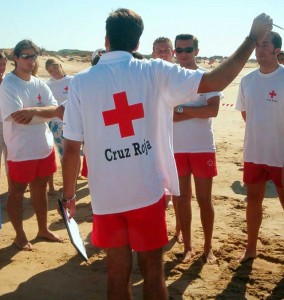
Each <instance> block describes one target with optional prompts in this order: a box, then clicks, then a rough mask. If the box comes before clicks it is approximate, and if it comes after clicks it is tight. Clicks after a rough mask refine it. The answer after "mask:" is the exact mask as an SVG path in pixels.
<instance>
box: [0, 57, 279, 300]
mask: <svg viewBox="0 0 284 300" xmlns="http://www.w3.org/2000/svg"><path fill="white" fill-rule="evenodd" d="M40 59H41V61H40V64H41V66H43V64H44V61H45V60H46V58H40ZM62 63H63V66H64V68H65V69H66V71H67V72H68V74H75V73H76V72H78V71H80V70H82V69H84V68H85V67H86V66H88V63H86V62H85V63H82V62H80V59H78V60H76V59H75V60H74V59H73V60H69V59H68V58H64V59H62ZM9 67H11V66H9ZM252 67H255V66H253V65H247V66H246V67H245V68H244V69H243V70H242V72H241V74H240V75H239V76H238V77H237V78H236V80H235V81H234V82H233V83H232V84H231V85H230V86H229V87H228V88H227V89H225V91H224V96H225V97H224V99H223V100H222V104H221V106H220V111H219V115H218V117H217V118H216V119H215V120H214V128H215V138H216V144H217V155H218V156H217V163H218V173H219V175H218V176H217V177H216V178H215V179H214V185H213V203H214V207H215V213H216V216H215V218H216V221H215V227H214V237H213V247H214V253H215V255H216V256H217V258H218V261H217V263H216V264H215V265H207V264H204V263H203V261H202V259H201V254H202V245H203V234H202V228H201V224H200V218H199V209H198V205H197V202H196V199H195V198H194V199H193V201H192V206H193V224H192V232H193V244H194V247H195V250H196V256H195V257H194V259H193V260H192V261H191V262H190V263H188V264H183V263H181V262H180V257H181V254H182V250H183V249H182V245H180V244H177V243H175V240H174V239H173V234H174V220H175V219H174V211H173V207H172V206H170V207H169V209H168V210H167V223H168V232H169V238H170V242H169V244H168V245H167V247H166V248H165V256H164V259H165V274H166V283H167V286H168V291H169V297H170V299H177V300H181V299H230V300H231V299H284V251H283V249H284V218H283V210H282V208H281V205H280V203H279V201H278V198H277V195H276V191H275V188H274V186H273V185H272V184H271V183H268V185H267V191H266V194H265V200H264V204H263V207H264V216H263V223H262V226H261V230H260V234H259V241H258V257H257V259H255V260H254V261H250V262H247V263H245V264H242V265H240V264H239V262H238V258H239V257H240V255H241V254H242V252H243V248H244V246H245V242H246V225H245V208H246V203H245V201H244V197H245V194H246V190H245V187H244V186H243V183H242V143H243V135H244V122H243V121H242V119H241V116H240V113H239V112H237V111H235V110H234V108H233V106H231V105H232V104H234V103H235V100H236V96H237V91H238V85H239V82H240V78H241V77H242V76H243V75H244V74H246V73H248V72H249V71H251V70H252ZM39 75H40V76H41V77H46V76H47V74H46V73H45V72H44V71H43V68H42V67H41V68H40V72H39ZM1 170H2V172H1V184H0V193H1V199H2V204H3V206H4V207H3V208H2V213H3V220H2V221H3V227H2V229H1V230H0V269H1V271H0V299H1V300H2V299H15V300H18V299H22V300H33V299H41V300H51V299H52V300H57V299H62V298H65V299H68V300H75V299H76V300H77V299H78V300H79V299H80V300H81V299H82V300H88V299H98V300H101V299H102V300H103V299H106V259H105V253H104V251H103V250H102V249H97V248H94V247H93V246H92V245H91V243H90V232H91V226H92V223H91V222H92V212H91V206H90V195H89V190H88V183H87V180H86V179H80V180H79V181H78V193H77V195H78V203H77V214H76V217H75V219H76V221H77V222H78V224H79V227H80V231H81V235H82V237H83V240H84V243H85V245H86V249H87V253H88V256H89V261H88V262H87V263H86V262H83V261H82V259H81V258H80V256H79V255H78V254H77V252H76V250H75V249H74V248H73V246H72V244H71V243H70V241H69V239H68V235H67V232H66V230H65V227H64V223H63V221H62V219H61V217H60V216H59V215H58V213H57V210H56V202H57V198H58V196H59V195H55V196H49V211H48V223H49V224H50V225H49V228H50V229H51V230H54V231H56V233H58V234H60V235H61V236H62V237H64V239H65V240H64V243H63V244H58V243H49V242H46V241H43V240H39V239H35V236H36V233H37V223H36V219H35V215H34V212H33V208H32V205H31V202H30V194H29V192H26V193H25V201H24V228H25V231H26V233H27V236H28V239H30V240H31V243H32V244H33V247H34V250H33V252H23V251H22V252H19V251H17V249H16V248H15V247H14V246H13V245H12V242H13V239H14V231H13V228H12V226H11V223H10V222H9V220H8V217H7V211H6V208H5V199H6V197H7V194H6V192H7V184H6V180H5V174H4V169H3V165H2V168H1ZM55 185H56V188H57V189H59V188H61V187H62V178H61V168H60V167H59V171H58V172H57V173H56V175H55ZM134 256H135V254H134ZM142 284H143V281H142V278H141V275H140V273H139V269H138V267H137V263H136V260H135V263H134V266H133V277H132V289H133V294H134V299H142Z"/></svg>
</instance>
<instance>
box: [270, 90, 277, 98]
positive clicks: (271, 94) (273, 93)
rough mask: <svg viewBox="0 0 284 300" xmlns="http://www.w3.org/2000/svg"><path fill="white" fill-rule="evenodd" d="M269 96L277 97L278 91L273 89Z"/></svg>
mask: <svg viewBox="0 0 284 300" xmlns="http://www.w3.org/2000/svg"><path fill="white" fill-rule="evenodd" d="M269 96H270V98H271V99H273V97H276V96H277V94H276V92H275V91H274V90H273V91H271V92H270V93H269Z"/></svg>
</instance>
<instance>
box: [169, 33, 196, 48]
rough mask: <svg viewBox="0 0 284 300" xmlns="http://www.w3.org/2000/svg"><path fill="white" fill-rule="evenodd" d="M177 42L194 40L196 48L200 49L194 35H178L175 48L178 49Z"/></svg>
mask: <svg viewBox="0 0 284 300" xmlns="http://www.w3.org/2000/svg"><path fill="white" fill-rule="evenodd" d="M177 40H182V41H187V40H193V46H194V48H195V49H198V39H197V37H195V36H194V35H192V34H185V33H183V34H178V35H177V36H176V38H175V47H176V43H177Z"/></svg>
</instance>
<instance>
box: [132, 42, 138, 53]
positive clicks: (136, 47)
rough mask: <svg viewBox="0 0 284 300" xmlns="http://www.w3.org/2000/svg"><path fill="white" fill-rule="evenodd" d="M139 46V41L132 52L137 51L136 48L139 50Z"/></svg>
mask: <svg viewBox="0 0 284 300" xmlns="http://www.w3.org/2000/svg"><path fill="white" fill-rule="evenodd" d="M139 45H140V41H139V42H138V44H137V46H136V48H135V49H133V52H135V51H137V50H138V48H139Z"/></svg>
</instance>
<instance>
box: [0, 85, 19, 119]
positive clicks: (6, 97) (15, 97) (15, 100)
mask: <svg viewBox="0 0 284 300" xmlns="http://www.w3.org/2000/svg"><path fill="white" fill-rule="evenodd" d="M0 108H1V116H2V120H3V121H6V120H9V118H11V114H12V113H14V112H16V111H18V110H21V109H23V103H22V100H21V98H20V96H19V94H18V93H17V90H16V88H15V86H14V85H13V84H11V82H10V81H3V83H2V84H1V87H0Z"/></svg>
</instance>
